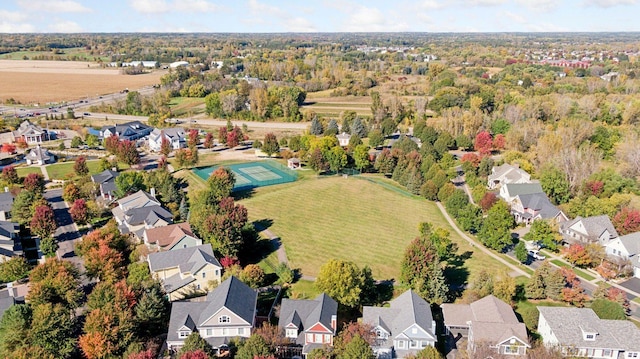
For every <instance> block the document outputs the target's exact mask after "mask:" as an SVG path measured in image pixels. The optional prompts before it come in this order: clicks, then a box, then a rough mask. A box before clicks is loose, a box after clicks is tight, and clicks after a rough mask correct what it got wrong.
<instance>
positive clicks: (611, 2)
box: [0, 0, 640, 33]
mask: <svg viewBox="0 0 640 359" xmlns="http://www.w3.org/2000/svg"><path fill="white" fill-rule="evenodd" d="M638 15H640V0H415V1H411V0H369V1H366V0H306V1H305V0H302V1H301V0H0V33H16V32H19V33H24V32H29V33H31V32H35V33H51V32H54V33H74V32H99V33H100V32H108V33H112V32H234V33H235V32H242V33H271V32H278V33H279V32H556V31H562V32H564V31H568V32H584V31H586V32H599V31H613V32H615V31H640V21H638V20H637V19H638Z"/></svg>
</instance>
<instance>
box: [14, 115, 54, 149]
mask: <svg viewBox="0 0 640 359" xmlns="http://www.w3.org/2000/svg"><path fill="white" fill-rule="evenodd" d="M13 137H14V138H15V139H16V140H18V139H22V140H24V141H25V142H26V143H27V144H29V145H35V144H40V143H42V142H44V141H46V140H48V139H49V136H48V133H47V131H46V130H44V129H43V128H42V127H40V126H38V125H35V124H33V123H31V121H29V120H26V121H23V122H22V123H21V124H20V126H19V127H18V128H17V129H16V130H15V131H13Z"/></svg>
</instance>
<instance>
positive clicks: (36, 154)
mask: <svg viewBox="0 0 640 359" xmlns="http://www.w3.org/2000/svg"><path fill="white" fill-rule="evenodd" d="M24 158H25V160H26V161H27V164H28V165H40V166H42V165H45V164H47V163H51V162H53V161H54V160H55V156H54V155H53V154H51V153H49V151H48V150H47V149H46V148H42V147H40V145H39V144H38V145H37V146H36V147H35V148H32V149H31V150H30V151H29V153H27V155H26V156H25V157H24Z"/></svg>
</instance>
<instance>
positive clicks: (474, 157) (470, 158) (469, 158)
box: [460, 153, 480, 168]
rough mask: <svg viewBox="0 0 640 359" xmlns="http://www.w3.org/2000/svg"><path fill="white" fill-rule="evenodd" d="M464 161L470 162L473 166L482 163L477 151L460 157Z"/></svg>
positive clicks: (475, 166)
mask: <svg viewBox="0 0 640 359" xmlns="http://www.w3.org/2000/svg"><path fill="white" fill-rule="evenodd" d="M460 162H462V163H469V164H470V165H471V166H472V167H473V168H478V165H479V164H480V157H478V155H476V154H475V153H465V154H464V155H463V156H462V158H461V159H460Z"/></svg>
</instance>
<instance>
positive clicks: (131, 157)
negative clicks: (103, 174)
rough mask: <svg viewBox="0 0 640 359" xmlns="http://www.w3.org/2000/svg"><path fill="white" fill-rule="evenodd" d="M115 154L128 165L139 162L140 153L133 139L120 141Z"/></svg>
mask: <svg viewBox="0 0 640 359" xmlns="http://www.w3.org/2000/svg"><path fill="white" fill-rule="evenodd" d="M116 155H117V156H118V159H119V160H120V161H121V162H124V163H126V164H128V165H129V166H133V165H135V164H138V163H139V162H140V153H138V149H137V148H136V143H135V142H134V141H129V140H123V141H120V143H119V144H118V152H117V154H116ZM118 177H119V176H118Z"/></svg>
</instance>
